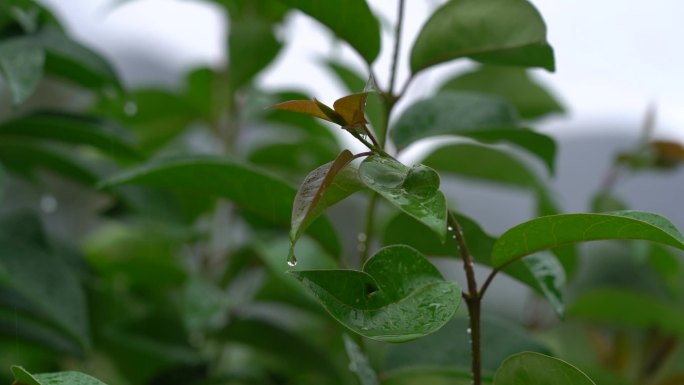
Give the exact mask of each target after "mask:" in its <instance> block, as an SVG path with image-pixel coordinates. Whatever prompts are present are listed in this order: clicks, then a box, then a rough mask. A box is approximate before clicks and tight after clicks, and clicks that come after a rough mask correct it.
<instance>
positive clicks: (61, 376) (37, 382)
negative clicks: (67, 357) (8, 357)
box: [12, 366, 105, 385]
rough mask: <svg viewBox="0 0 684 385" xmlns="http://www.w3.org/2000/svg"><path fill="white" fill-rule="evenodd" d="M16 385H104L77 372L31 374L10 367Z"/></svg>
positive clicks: (17, 367)
mask: <svg viewBox="0 0 684 385" xmlns="http://www.w3.org/2000/svg"><path fill="white" fill-rule="evenodd" d="M12 374H14V378H15V380H16V382H17V384H18V385H61V384H70V385H105V384H104V383H103V382H102V381H100V380H98V379H96V378H94V377H91V376H89V375H87V374H83V373H79V372H58V373H41V374H31V373H29V372H28V371H26V369H24V368H22V367H21V366H12Z"/></svg>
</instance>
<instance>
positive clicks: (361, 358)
mask: <svg viewBox="0 0 684 385" xmlns="http://www.w3.org/2000/svg"><path fill="white" fill-rule="evenodd" d="M342 338H344V348H345V350H346V351H347V356H348V357H349V361H350V362H349V368H350V370H351V371H352V372H354V373H355V374H356V377H357V378H358V379H359V382H360V383H361V385H379V384H380V381H379V380H378V375H377V374H376V373H375V370H373V368H372V367H371V365H370V362H369V361H368V357H366V355H365V354H364V353H363V351H362V350H361V348H360V347H359V345H357V344H356V342H354V340H353V339H352V338H351V337H349V336H348V335H347V334H344V335H342Z"/></svg>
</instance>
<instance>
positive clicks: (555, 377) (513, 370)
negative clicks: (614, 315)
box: [493, 352, 596, 385]
mask: <svg viewBox="0 0 684 385" xmlns="http://www.w3.org/2000/svg"><path fill="white" fill-rule="evenodd" d="M519 384H525V385H546V384H554V385H596V384H594V382H593V381H592V380H590V379H589V377H587V376H586V375H585V374H584V373H582V372H581V371H580V370H579V369H577V368H575V367H574V366H572V365H570V364H568V363H567V362H565V361H562V360H559V359H558V358H553V357H549V356H545V355H543V354H539V353H531V352H524V353H518V354H515V355H513V356H511V357H510V358H508V359H507V360H506V361H504V363H503V365H501V368H499V370H497V371H496V374H495V375H494V384H493V385H519Z"/></svg>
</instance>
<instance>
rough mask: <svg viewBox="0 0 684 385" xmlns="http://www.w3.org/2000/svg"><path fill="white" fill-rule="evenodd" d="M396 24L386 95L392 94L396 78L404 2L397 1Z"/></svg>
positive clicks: (402, 0)
mask: <svg viewBox="0 0 684 385" xmlns="http://www.w3.org/2000/svg"><path fill="white" fill-rule="evenodd" d="M397 12H398V14H397V23H396V25H395V29H394V52H393V53H392V67H391V69H390V81H389V89H388V91H387V93H388V94H389V95H390V96H391V95H393V94H394V82H395V81H396V78H397V63H398V62H399V48H400V45H401V30H402V27H403V25H404V0H399V10H398V11H397Z"/></svg>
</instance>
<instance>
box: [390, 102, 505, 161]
mask: <svg viewBox="0 0 684 385" xmlns="http://www.w3.org/2000/svg"><path fill="white" fill-rule="evenodd" d="M516 118H517V116H516V113H515V110H514V109H513V107H511V106H510V105H509V104H508V103H507V102H506V101H505V100H503V99H501V98H499V97H496V96H489V95H485V94H477V93H465V92H444V93H442V94H440V95H439V96H434V97H431V98H429V99H425V100H421V101H419V102H417V103H415V104H414V105H412V106H411V107H409V108H408V109H407V110H406V111H405V112H404V113H403V114H402V115H401V116H400V117H399V119H398V121H397V123H396V124H395V125H394V127H393V128H392V131H391V132H390V135H391V138H392V140H393V141H394V144H396V145H397V147H399V148H404V147H406V146H408V145H409V144H411V143H413V142H415V141H416V140H418V139H421V138H425V137H428V136H435V135H449V134H451V135H455V134H458V133H459V132H463V131H473V130H483V129H492V128H505V127H514V126H515V125H516V124H517V121H516V120H517V119H516Z"/></svg>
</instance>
